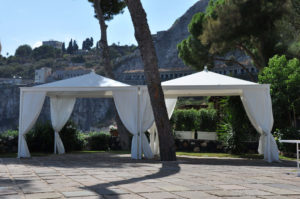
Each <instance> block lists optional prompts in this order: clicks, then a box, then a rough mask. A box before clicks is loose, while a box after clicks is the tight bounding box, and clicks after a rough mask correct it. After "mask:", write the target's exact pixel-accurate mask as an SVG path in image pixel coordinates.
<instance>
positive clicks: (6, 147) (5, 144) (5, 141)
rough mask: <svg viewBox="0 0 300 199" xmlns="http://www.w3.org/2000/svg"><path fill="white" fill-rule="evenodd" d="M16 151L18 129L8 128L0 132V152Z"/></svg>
mask: <svg viewBox="0 0 300 199" xmlns="http://www.w3.org/2000/svg"><path fill="white" fill-rule="evenodd" d="M17 151H18V131H12V130H8V131H5V132H3V133H1V134H0V152H1V153H16V152H17Z"/></svg>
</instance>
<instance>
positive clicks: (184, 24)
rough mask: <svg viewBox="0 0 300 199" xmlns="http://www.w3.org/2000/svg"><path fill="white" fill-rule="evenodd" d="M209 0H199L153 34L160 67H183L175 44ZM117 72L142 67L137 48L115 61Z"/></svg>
mask: <svg viewBox="0 0 300 199" xmlns="http://www.w3.org/2000/svg"><path fill="white" fill-rule="evenodd" d="M208 2H209V0H199V1H198V2H197V3H195V4H194V5H193V6H192V7H191V8H190V9H188V10H187V11H186V13H185V14H184V15H182V16H181V17H180V18H178V19H177V20H176V21H175V22H174V24H173V25H172V26H171V27H170V28H169V29H168V30H166V31H160V32H157V34H155V35H153V41H154V44H155V48H156V53H157V57H158V65H159V67H160V68H182V67H185V66H184V64H183V62H182V60H180V59H179V58H178V51H177V44H178V43H179V42H181V41H182V40H183V39H185V38H186V37H187V36H188V35H189V32H188V24H189V23H190V21H191V19H192V17H193V15H194V14H196V13H197V12H204V11H205V9H206V7H207V5H208ZM116 67H117V68H118V69H117V71H116V72H117V73H121V72H123V71H125V70H135V69H142V68H143V63H142V60H141V56H140V53H139V50H136V51H135V52H134V53H132V54H130V55H128V56H125V57H122V58H121V59H119V60H118V62H117V63H116Z"/></svg>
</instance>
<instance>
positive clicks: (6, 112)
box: [0, 86, 115, 132]
mask: <svg viewBox="0 0 300 199" xmlns="http://www.w3.org/2000/svg"><path fill="white" fill-rule="evenodd" d="M19 96H20V90H19V87H18V86H0V132H2V131H5V130H7V129H17V128H18V122H19ZM114 115H115V114H114V104H113V100H112V99H77V101H76V104H75V107H74V111H73V113H72V115H71V120H73V121H74V122H75V123H76V124H77V125H78V127H79V129H81V130H83V131H88V130H91V129H94V128H101V127H107V126H109V125H110V124H111V123H113V122H114ZM38 121H40V122H44V121H50V103H49V98H48V97H47V98H46V101H45V103H44V106H43V109H42V112H41V114H40V116H39V119H38Z"/></svg>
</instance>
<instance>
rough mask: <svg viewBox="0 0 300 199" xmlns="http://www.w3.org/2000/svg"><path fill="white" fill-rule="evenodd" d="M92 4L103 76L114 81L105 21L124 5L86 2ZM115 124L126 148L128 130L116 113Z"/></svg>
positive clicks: (109, 0)
mask: <svg viewBox="0 0 300 199" xmlns="http://www.w3.org/2000/svg"><path fill="white" fill-rule="evenodd" d="M88 1H89V2H91V3H92V4H93V7H94V11H95V17H96V18H97V19H98V23H99V25H100V32H101V39H100V42H99V43H98V47H99V50H100V51H101V54H102V60H103V65H104V72H105V75H106V76H107V77H109V78H112V79H114V73H113V69H112V64H111V60H110V56H109V55H110V53H109V48H108V44H107V32H106V30H107V25H106V24H105V21H109V20H112V19H113V17H114V15H117V14H120V13H123V10H124V8H125V7H126V4H125V2H124V0H88ZM96 48H97V46H96ZM116 116H117V117H116V122H117V126H118V131H119V133H120V138H121V139H122V140H121V141H122V143H123V144H124V147H125V148H128V145H129V143H128V135H129V132H128V130H127V129H126V128H125V127H124V125H123V123H122V122H121V120H120V118H119V115H118V113H116Z"/></svg>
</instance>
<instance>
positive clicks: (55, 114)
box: [50, 96, 76, 154]
mask: <svg viewBox="0 0 300 199" xmlns="http://www.w3.org/2000/svg"><path fill="white" fill-rule="evenodd" d="M75 101H76V98H74V97H63V96H53V97H50V112H51V123H52V127H53V129H54V153H56V149H57V151H58V154H63V153H65V148H64V144H63V142H62V140H61V138H60V136H59V132H60V131H61V129H62V128H63V127H64V125H65V124H66V123H67V121H68V119H69V118H70V116H71V114H72V111H73V108H74V105H75Z"/></svg>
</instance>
